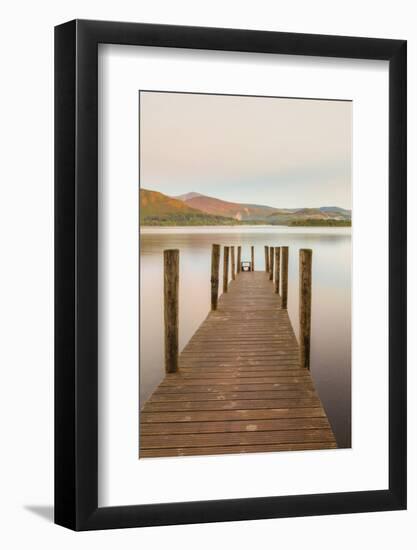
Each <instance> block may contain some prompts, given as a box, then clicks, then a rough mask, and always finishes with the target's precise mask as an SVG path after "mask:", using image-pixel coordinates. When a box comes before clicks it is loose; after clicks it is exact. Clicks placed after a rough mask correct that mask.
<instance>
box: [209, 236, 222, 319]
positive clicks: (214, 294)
mask: <svg viewBox="0 0 417 550" xmlns="http://www.w3.org/2000/svg"><path fill="white" fill-rule="evenodd" d="M219 267H220V245H219V244H213V246H212V248H211V279H210V282H211V310H212V311H215V310H216V309H217V298H218V296H219Z"/></svg>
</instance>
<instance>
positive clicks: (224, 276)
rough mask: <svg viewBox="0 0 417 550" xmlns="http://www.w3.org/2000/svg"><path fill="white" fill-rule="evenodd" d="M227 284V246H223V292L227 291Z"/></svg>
mask: <svg viewBox="0 0 417 550" xmlns="http://www.w3.org/2000/svg"><path fill="white" fill-rule="evenodd" d="M228 284H229V247H228V246H224V247H223V292H227V287H228Z"/></svg>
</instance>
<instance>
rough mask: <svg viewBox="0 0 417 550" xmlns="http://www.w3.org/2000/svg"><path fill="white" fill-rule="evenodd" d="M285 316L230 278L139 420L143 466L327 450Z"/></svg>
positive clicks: (258, 285)
mask: <svg viewBox="0 0 417 550" xmlns="http://www.w3.org/2000/svg"><path fill="white" fill-rule="evenodd" d="M299 365H300V359H299V348H298V344H297V340H296V338H295V335H294V331H293V329H292V326H291V322H290V319H289V317H288V313H287V311H286V309H281V302H280V298H279V296H278V294H275V293H274V292H273V283H272V282H271V281H270V280H269V276H268V274H267V273H265V272H259V271H255V272H249V273H240V274H239V275H238V276H237V277H236V280H235V281H232V282H231V283H230V286H229V291H228V293H226V294H223V295H222V296H221V297H220V299H219V302H218V309H217V311H212V312H211V313H209V315H208V316H207V318H206V319H205V321H204V322H203V323H202V324H201V326H200V327H199V329H198V330H197V332H196V333H195V334H194V336H193V337H192V338H191V340H190V342H189V343H188V344H187V346H186V347H185V348H184V350H183V352H182V353H181V355H180V358H179V371H178V372H176V373H173V374H167V375H166V376H165V378H164V380H163V381H162V383H161V384H160V385H159V386H158V388H157V389H156V391H155V392H154V393H153V394H152V395H151V397H150V398H149V400H148V401H147V402H146V403H145V405H144V407H143V409H142V411H141V414H140V451H139V455H140V457H141V458H143V457H163V456H184V455H207V454H210V455H214V454H224V453H250V452H266V451H293V450H307V449H332V448H336V447H337V445H336V440H335V437H334V435H333V432H332V429H331V427H330V424H329V421H328V419H327V417H326V413H325V412H324V410H323V407H322V404H321V402H320V399H319V397H318V394H317V393H316V390H315V389H314V385H313V380H312V378H311V375H310V372H309V370H307V369H305V368H300V366H299Z"/></svg>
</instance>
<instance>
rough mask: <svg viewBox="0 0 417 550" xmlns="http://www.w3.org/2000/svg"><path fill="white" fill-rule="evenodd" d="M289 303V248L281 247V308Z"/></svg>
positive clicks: (285, 307) (284, 307)
mask: <svg viewBox="0 0 417 550" xmlns="http://www.w3.org/2000/svg"><path fill="white" fill-rule="evenodd" d="M287 303H288V246H281V307H282V308H283V309H287Z"/></svg>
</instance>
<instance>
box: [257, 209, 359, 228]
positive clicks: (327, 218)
mask: <svg viewBox="0 0 417 550" xmlns="http://www.w3.org/2000/svg"><path fill="white" fill-rule="evenodd" d="M350 220H351V213H350V211H349V210H345V209H343V208H339V207H335V206H323V207H320V208H297V209H291V210H282V209H281V210H276V211H275V212H273V213H272V214H270V215H269V216H268V223H272V224H273V225H312V222H313V221H314V222H317V223H315V225H326V223H327V222H329V223H328V225H337V224H331V223H330V222H346V221H348V222H350ZM303 222H308V223H305V224H303ZM343 225H346V224H343Z"/></svg>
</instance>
